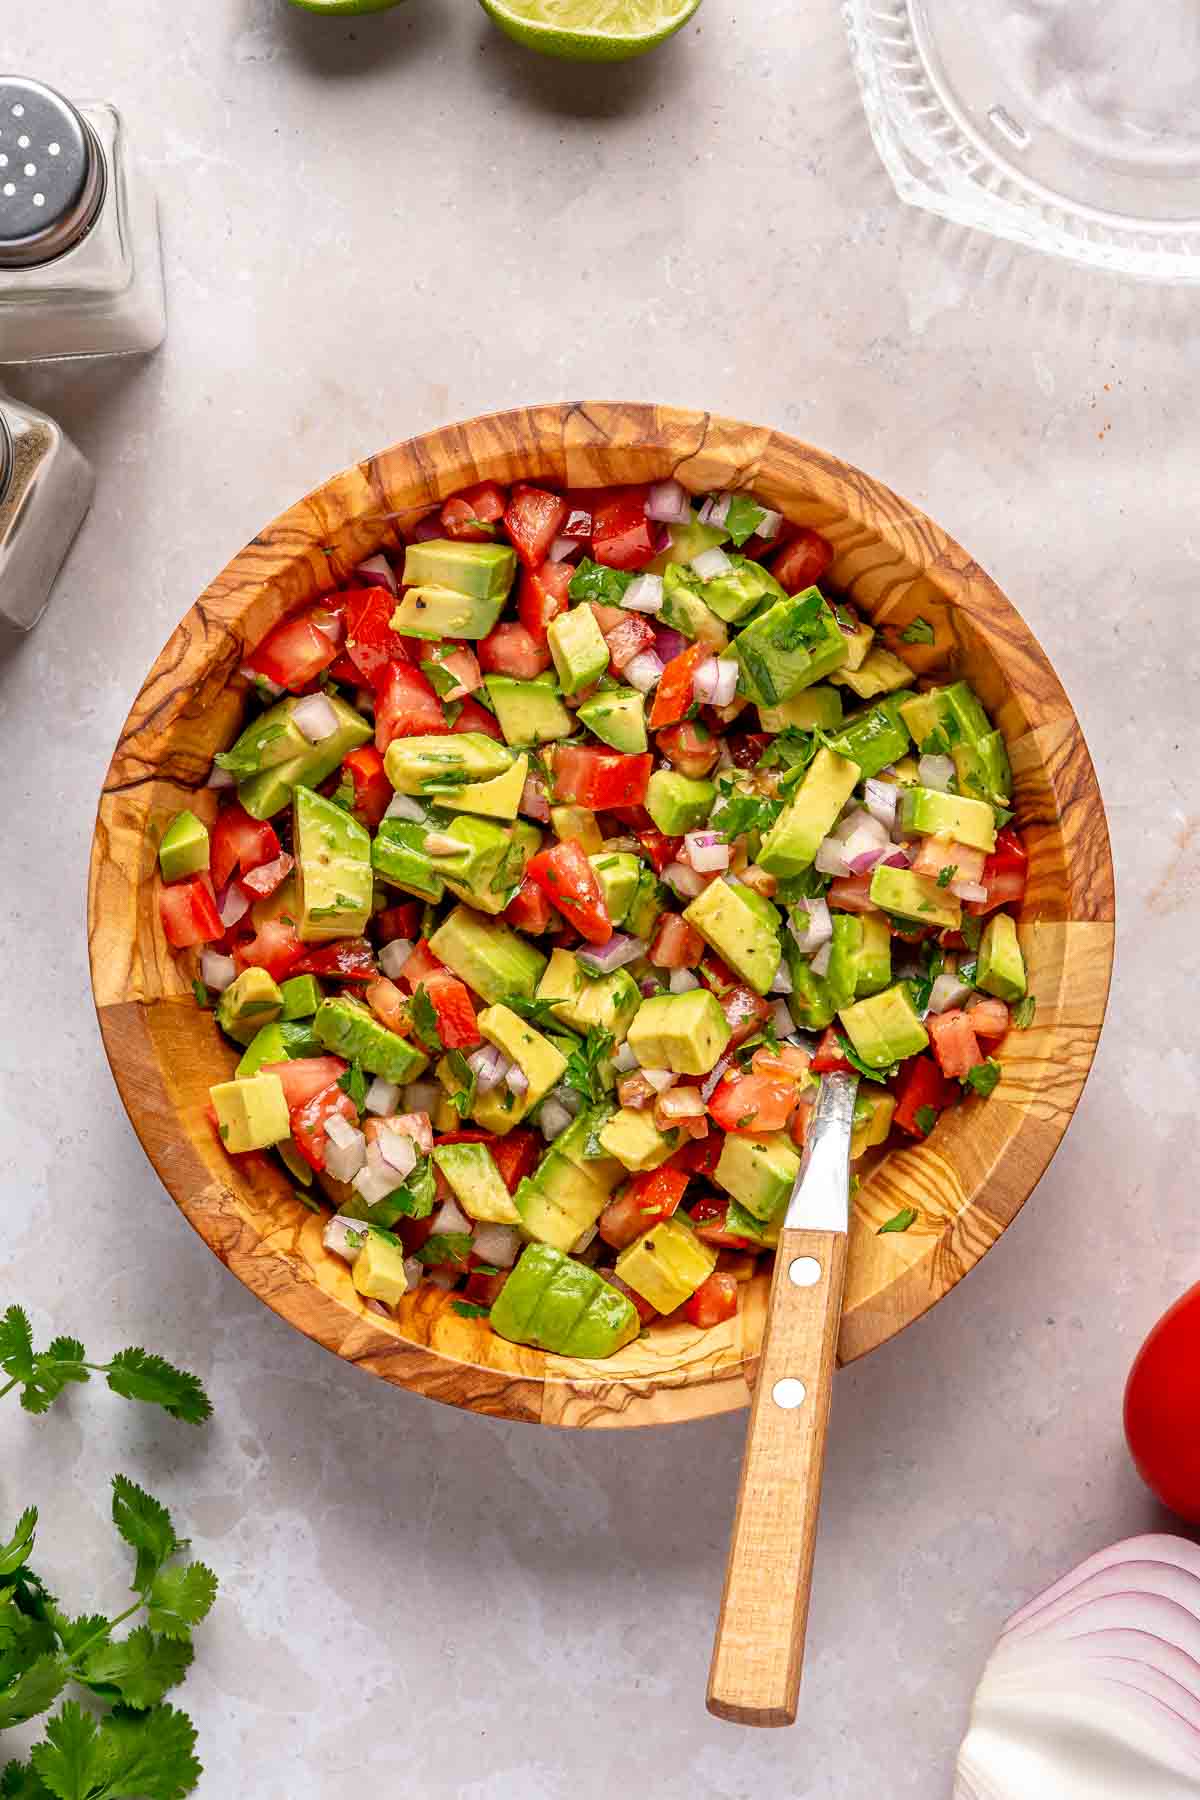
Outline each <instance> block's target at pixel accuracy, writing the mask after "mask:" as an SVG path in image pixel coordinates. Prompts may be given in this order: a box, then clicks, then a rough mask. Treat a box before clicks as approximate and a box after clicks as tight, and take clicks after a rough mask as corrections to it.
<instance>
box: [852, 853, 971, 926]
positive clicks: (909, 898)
mask: <svg viewBox="0 0 1200 1800" xmlns="http://www.w3.org/2000/svg"><path fill="white" fill-rule="evenodd" d="M870 894H871V900H872V903H873V904H874V905H875V906H881V907H882V908H883V910H884V912H888V913H894V914H895V915H896V917H897V918H898V919H912V920H913V922H914V923H915V924H917V925H936V926H938V928H939V929H940V930H943V931H957V930H958V928H959V926H960V925H961V924H962V901H961V900H960V899H959V898H958V896H957V895H956V894H952V893H951V892H950V890H949V888H940V887H939V886H938V884H937V882H936V881H935V880H934V878H933V876H932V875H917V874H915V873H914V872H913V870H912V869H893V868H890V867H885V866H884V865H883V864H881V863H876V865H875V867H874V869H873V870H872V872H871V888H870Z"/></svg>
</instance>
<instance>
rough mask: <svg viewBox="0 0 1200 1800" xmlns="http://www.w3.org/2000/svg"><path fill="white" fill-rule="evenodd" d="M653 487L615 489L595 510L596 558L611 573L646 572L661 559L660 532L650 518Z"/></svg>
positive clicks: (593, 547)
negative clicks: (615, 571)
mask: <svg viewBox="0 0 1200 1800" xmlns="http://www.w3.org/2000/svg"><path fill="white" fill-rule="evenodd" d="M649 493H650V489H649V487H643V486H637V487H619V488H614V489H613V490H612V491H611V492H610V493H609V494H608V495H607V496H606V497H605V498H604V499H603V500H602V501H601V502H600V504H599V505H598V506H597V507H596V508H595V509H594V512H593V517H592V556H593V558H594V559H595V561H596V562H598V563H604V564H605V565H606V566H607V567H608V568H610V569H642V568H645V566H646V564H647V563H648V562H650V561H652V559H653V558H654V557H655V556H657V555H658V549H659V541H660V536H661V533H660V530H659V527H658V526H657V525H655V524H654V522H653V520H651V519H648V518H647V517H646V500H647V498H648V496H649Z"/></svg>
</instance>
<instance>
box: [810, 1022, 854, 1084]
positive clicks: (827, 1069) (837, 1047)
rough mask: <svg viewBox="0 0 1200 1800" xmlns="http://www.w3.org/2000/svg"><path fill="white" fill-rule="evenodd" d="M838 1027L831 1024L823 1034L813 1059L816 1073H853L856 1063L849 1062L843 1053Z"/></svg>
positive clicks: (813, 1067)
mask: <svg viewBox="0 0 1200 1800" xmlns="http://www.w3.org/2000/svg"><path fill="white" fill-rule="evenodd" d="M838 1038H839V1033H838V1031H837V1028H836V1027H835V1026H833V1025H831V1026H830V1027H829V1028H828V1030H827V1031H826V1032H825V1033H824V1034H823V1035H822V1038H821V1041H820V1043H819V1044H818V1045H817V1049H816V1054H815V1055H814V1057H813V1059H812V1072H813V1074H814V1075H834V1074H837V1075H853V1073H854V1064H853V1063H851V1062H847V1060H846V1058H845V1057H844V1056H843V1055H842V1046H841V1044H840V1043H839V1042H838Z"/></svg>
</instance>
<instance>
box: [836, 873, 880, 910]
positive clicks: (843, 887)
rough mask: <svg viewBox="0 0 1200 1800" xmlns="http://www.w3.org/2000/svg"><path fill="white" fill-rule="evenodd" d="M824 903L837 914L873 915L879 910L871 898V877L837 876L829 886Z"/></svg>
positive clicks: (868, 875)
mask: <svg viewBox="0 0 1200 1800" xmlns="http://www.w3.org/2000/svg"><path fill="white" fill-rule="evenodd" d="M825 899H826V902H827V903H828V905H829V906H831V907H833V908H834V909H835V910H836V911H838V912H852V913H873V912H878V911H879V908H878V907H877V906H876V904H875V902H874V901H873V900H872V898H871V877H870V874H869V873H868V874H866V875H839V876H837V877H836V879H835V880H833V881H831V882H830V884H829V890H828V892H827V893H826V895H825Z"/></svg>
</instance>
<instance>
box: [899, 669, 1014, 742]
mask: <svg viewBox="0 0 1200 1800" xmlns="http://www.w3.org/2000/svg"><path fill="white" fill-rule="evenodd" d="M901 710H902V711H903V714H904V722H905V724H906V725H907V726H908V729H909V731H910V732H911V733H912V737H913V742H914V743H915V744H916V746H917V749H918V750H920V751H921V752H922V753H924V754H926V755H930V756H952V755H953V754H954V746H955V745H956V744H961V743H967V744H978V743H979V742H981V740H982V739H983V738H985V737H987V736H988V735H989V734H990V732H991V729H992V723H991V720H990V719H989V718H988V716H987V714H986V712H984V710H983V707H982V706H981V705H980V704H979V701H978V699H977V698H976V696H975V693H974V690H973V689H972V688H970V687H969V686H968V685H967V683H966V682H965V681H955V682H952V683H951V685H950V686H949V687H943V688H933V689H931V690H930V692H929V693H927V694H910V695H908V696H907V697H906V698H905V700H904V704H903V706H902V708H901Z"/></svg>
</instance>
